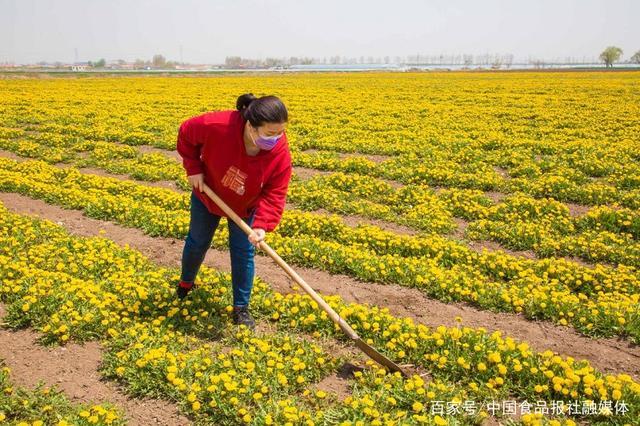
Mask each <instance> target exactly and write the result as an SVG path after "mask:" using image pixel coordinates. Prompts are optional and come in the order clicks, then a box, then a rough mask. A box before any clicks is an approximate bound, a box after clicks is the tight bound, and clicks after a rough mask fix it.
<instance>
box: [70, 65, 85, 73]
mask: <svg viewBox="0 0 640 426" xmlns="http://www.w3.org/2000/svg"><path fill="white" fill-rule="evenodd" d="M86 70H87V66H86V65H77V64H75V65H71V71H76V72H83V71H86Z"/></svg>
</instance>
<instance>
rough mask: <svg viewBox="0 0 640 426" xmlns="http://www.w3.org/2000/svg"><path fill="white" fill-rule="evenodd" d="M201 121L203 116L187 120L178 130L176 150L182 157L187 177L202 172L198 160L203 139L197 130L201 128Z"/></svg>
mask: <svg viewBox="0 0 640 426" xmlns="http://www.w3.org/2000/svg"><path fill="white" fill-rule="evenodd" d="M203 119H204V116H203V115H199V116H196V117H192V118H189V119H188V120H185V121H184V122H183V123H182V124H181V125H180V130H178V141H177V144H176V150H177V151H178V153H179V154H180V156H181V157H182V165H183V166H184V168H185V170H186V171H187V176H192V175H197V174H201V173H203V172H204V164H203V163H202V160H201V159H200V152H201V151H202V144H203V143H204V139H203V138H202V132H201V131H200V130H199V129H201V128H202V127H203V122H204V120H203Z"/></svg>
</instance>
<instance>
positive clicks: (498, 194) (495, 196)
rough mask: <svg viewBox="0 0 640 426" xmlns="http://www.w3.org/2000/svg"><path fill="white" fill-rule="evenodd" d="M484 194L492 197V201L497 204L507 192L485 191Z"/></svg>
mask: <svg viewBox="0 0 640 426" xmlns="http://www.w3.org/2000/svg"><path fill="white" fill-rule="evenodd" d="M484 195H485V196H487V197H488V198H490V199H491V201H493V202H494V203H496V204H497V203H500V202H501V201H502V200H504V198H505V197H506V196H507V194H505V193H503V192H497V191H485V192H484Z"/></svg>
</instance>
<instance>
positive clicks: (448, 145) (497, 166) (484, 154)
mask: <svg viewBox="0 0 640 426" xmlns="http://www.w3.org/2000/svg"><path fill="white" fill-rule="evenodd" d="M638 77H639V76H638V74H637V73H633V72H616V73H602V72H600V73H596V72H588V73H560V72H557V73H556V72H554V73H520V72H518V73H451V74H442V73H434V74H428V73H426V74H425V73H418V74H413V73H406V74H398V73H364V74H335V75H334V74H318V75H314V74H300V75H287V74H284V75H278V76H220V77H215V78H202V77H201V78H196V77H189V78H166V77H147V78H140V77H91V78H67V77H54V78H43V79H37V78H25V79H13V78H9V79H2V80H0V94H1V97H0V150H1V151H0V191H1V192H5V193H14V194H22V195H24V196H27V197H29V198H31V199H34V200H42V201H44V202H46V203H48V204H50V205H54V206H59V207H62V208H65V209H72V210H78V211H81V212H83V214H84V215H86V216H87V217H91V218H94V219H98V220H103V221H110V222H114V223H117V224H119V225H121V226H124V227H130V228H137V229H140V230H142V231H143V232H144V233H145V234H147V235H149V236H151V237H173V238H179V239H183V238H184V237H185V236H186V233H187V230H188V220H189V213H188V212H189V192H188V190H189V187H188V184H187V181H186V178H185V173H184V169H183V168H182V166H181V163H180V162H179V159H178V158H176V155H175V152H173V153H172V152H171V151H174V150H175V142H176V133H177V128H178V126H179V124H180V123H181V121H183V120H184V119H186V118H188V117H190V116H193V115H196V114H199V113H201V112H204V111H208V110H215V109H230V108H232V107H233V105H234V102H235V99H236V97H237V96H238V95H239V94H242V93H245V92H253V93H254V94H256V95H262V94H276V95H278V96H279V97H281V98H282V100H283V101H284V102H285V104H286V105H287V107H288V108H289V112H290V117H291V121H290V123H289V126H288V129H287V135H288V139H289V141H290V144H291V149H292V157H293V160H294V176H293V179H292V182H291V185H290V191H289V195H288V201H289V203H290V208H287V211H286V212H285V215H284V217H283V220H282V222H281V224H280V225H279V227H278V228H277V229H276V232H274V233H272V234H269V235H268V237H267V241H268V242H269V244H270V245H271V246H272V247H273V248H274V249H275V250H276V251H277V252H278V253H279V254H280V255H281V256H282V257H283V258H284V259H285V260H286V261H287V262H290V263H291V264H292V265H296V266H304V267H310V268H314V269H318V270H321V271H325V272H328V273H331V274H334V273H339V274H346V275H349V276H352V277H355V278H357V279H359V280H362V281H364V282H367V283H371V285H385V284H396V285H400V286H406V287H412V288H416V289H418V290H419V291H421V292H422V293H424V294H425V296H428V297H430V298H433V299H437V300H440V301H443V302H447V303H453V302H461V303H465V304H468V305H470V306H473V307H475V308H477V309H484V310H490V311H495V312H504V313H509V314H511V315H517V314H522V315H524V316H525V317H526V318H527V319H529V320H531V321H532V322H533V321H547V322H553V323H555V324H557V325H559V326H566V327H570V328H571V330H574V331H575V332H577V333H580V334H583V335H586V336H591V337H593V338H603V337H612V336H615V337H616V338H618V339H620V340H622V341H624V342H626V344H628V345H630V346H635V345H637V344H639V343H640V305H639V302H640V292H639V288H640V270H639V267H640V242H639V239H640V213H639V211H640V120H638V117H640V79H639V78H638ZM10 156H11V157H13V158H8V157H10ZM87 170H89V171H90V170H100V171H101V172H102V173H100V174H94V173H91V172H87ZM108 173H111V174H115V175H126V177H127V180H123V179H122V176H119V178H116V177H109V176H105V174H108ZM153 182H160V183H162V185H152V183H153ZM0 217H1V218H0V280H1V281H0V300H1V301H2V303H3V304H4V306H6V311H7V315H6V317H5V318H4V322H5V326H6V327H9V328H20V327H29V328H33V329H35V330H37V331H38V332H39V333H40V334H41V341H42V343H43V344H47V345H65V344H66V343H67V342H69V341H76V342H83V341H90V340H94V341H99V342H101V343H102V344H103V345H104V347H105V348H106V349H105V353H104V362H103V365H102V367H101V374H102V375H103V376H104V377H106V378H108V379H111V380H114V381H117V382H119V383H121V384H122V385H123V386H124V388H125V389H126V390H127V392H129V393H130V394H131V395H135V396H149V397H154V398H161V399H167V400H171V401H175V402H177V404H178V405H179V407H180V409H181V410H182V411H183V412H184V413H185V414H187V415H188V416H189V417H190V418H191V419H192V420H193V422H194V423H195V424H256V425H262V424H292V425H296V424H340V425H351V424H354V425H355V424H362V425H365V424H389V425H391V424H435V425H446V424H450V425H454V424H455V425H457V424H482V423H483V422H485V421H487V418H489V417H491V418H493V420H494V421H495V419H498V420H499V421H501V422H505V424H524V425H529V424H552V425H559V424H570V425H571V424H575V423H576V422H577V423H585V424H603V425H604V424H620V425H623V424H640V420H638V419H640V384H639V383H638V382H637V381H636V380H635V378H634V377H632V376H631V375H629V374H624V373H623V372H620V373H617V374H607V373H604V372H601V371H598V370H597V369H595V368H594V367H593V366H591V365H590V364H589V362H588V361H585V360H580V359H574V358H572V357H570V356H561V355H558V354H556V353H554V352H552V351H550V350H547V351H535V350H533V349H531V346H530V344H528V343H527V342H526V341H521V340H517V339H513V338H512V337H510V336H506V335H504V334H503V333H500V332H495V333H489V332H487V331H486V329H484V328H471V327H466V326H462V325H459V326H457V327H446V326H441V327H437V328H429V327H426V326H425V325H423V324H420V323H417V322H415V321H413V320H412V319H410V318H403V317H400V316H397V315H393V314H392V313H391V312H390V311H389V310H388V309H385V307H384V306H371V305H368V304H361V303H354V302H350V301H347V300H343V299H342V298H340V297H338V296H327V300H328V301H329V302H330V304H331V305H332V306H333V307H334V309H336V310H337V311H338V312H340V314H341V315H342V316H343V317H344V318H346V319H347V321H348V322H349V323H350V324H352V325H353V327H354V329H356V330H357V331H358V333H359V334H360V335H361V336H362V337H363V338H365V339H367V340H368V341H369V342H370V343H371V344H372V345H374V346H375V347H377V348H379V349H380V350H381V351H382V352H383V353H385V354H386V355H388V356H389V357H391V358H392V359H394V360H396V361H398V362H399V363H404V364H412V365H414V366H415V367H416V369H417V371H419V372H423V373H424V374H418V373H416V374H414V375H412V376H411V377H409V378H402V377H400V376H399V375H393V374H387V373H385V372H384V371H383V370H380V369H379V368H377V367H376V366H375V365H372V364H366V365H365V368H364V369H362V370H361V371H360V370H359V371H356V372H355V374H354V377H352V378H351V379H349V395H348V396H346V397H345V396H339V395H337V394H334V393H332V392H331V391H326V390H324V389H322V387H321V386H319V384H320V383H321V382H322V381H323V379H325V378H327V377H328V376H330V375H332V374H335V372H336V371H337V370H338V369H339V367H340V366H342V365H344V364H345V363H346V362H348V361H350V360H349V359H347V358H346V357H345V356H344V355H338V354H336V353H335V351H334V350H333V349H332V348H333V347H334V346H335V344H336V342H341V341H343V337H342V335H341V333H340V330H339V329H338V328H337V327H335V326H334V325H333V324H332V323H331V321H330V320H329V319H328V317H327V316H326V315H325V314H324V313H322V312H321V311H320V310H318V309H317V306H315V303H314V302H313V301H312V300H311V299H309V298H308V297H307V296H303V295H300V294H295V293H294V294H282V293H279V292H277V291H275V290H273V289H272V288H271V287H270V286H269V283H268V277H266V280H265V281H266V282H263V281H262V280H261V279H258V280H257V282H256V288H255V290H254V296H253V297H252V308H253V309H254V311H255V314H256V316H257V317H258V319H259V322H260V323H261V324H267V325H269V326H268V327H267V326H265V327H263V328H261V329H260V330H259V331H258V332H256V333H251V332H249V331H248V330H245V329H242V328H236V327H232V326H231V323H230V320H229V317H228V312H229V309H230V306H229V305H230V296H231V294H230V277H229V276H228V275H227V274H224V273H222V272H219V271H216V270H212V269H209V268H206V267H203V268H202V271H201V273H200V275H199V277H198V280H199V281H200V282H201V283H202V285H201V286H200V287H199V288H198V289H197V290H196V291H194V292H193V293H192V296H193V297H190V298H189V299H187V300H186V301H185V302H182V303H181V302H179V301H178V300H176V299H175V298H174V296H173V288H172V285H174V284H175V282H176V280H177V279H178V276H179V271H178V270H176V269H174V268H165V267H161V266H159V265H157V264H156V263H155V262H154V259H149V258H146V257H145V256H143V255H142V254H141V253H139V252H137V251H135V250H133V249H130V248H128V247H124V248H123V247H121V246H119V245H117V244H116V243H114V242H113V241H110V240H109V239H108V238H107V237H108V236H107V237H97V238H81V237H77V236H73V235H71V234H69V233H68V232H67V231H66V230H65V229H64V228H63V227H61V226H60V225H57V224H55V223H52V222H49V221H46V220H41V219H37V218H32V217H27V216H23V215H20V214H15V213H12V212H11V206H10V205H6V206H0ZM353 218H356V219H357V221H358V224H357V226H354V225H353ZM383 224H386V226H382V225H383ZM399 229H403V230H410V232H401V231H399ZM483 242H491V243H492V245H491V246H489V247H495V246H498V247H500V248H501V249H494V248H489V249H487V248H483V249H482V250H480V249H478V245H479V244H480V245H482V243H483ZM212 245H213V246H214V247H216V248H221V249H225V248H226V245H227V235H226V227H220V228H219V231H218V233H217V234H216V236H215V239H214V241H213V243H212ZM0 386H1V387H2V389H3V391H2V394H1V395H0V420H2V421H5V422H9V424H16V425H29V426H31V425H35V424H59V425H64V424H100V425H102V424H116V425H118V424H126V417H125V416H124V414H123V413H122V412H120V411H119V409H118V408H117V407H113V406H110V405H109V404H106V405H104V404H103V405H86V406H85V405H77V404H74V403H70V402H69V401H68V399H67V398H65V396H64V395H63V394H61V393H59V392H58V391H57V390H55V389H53V390H50V389H44V390H43V389H35V390H30V389H22V388H20V387H19V386H15V385H13V384H12V382H11V373H10V371H9V369H8V368H6V367H5V368H4V369H3V370H2V372H1V373H0ZM505 402H510V403H511V404H512V405H518V407H519V408H520V409H522V407H523V406H524V405H525V404H526V403H531V404H533V406H532V407H531V408H530V412H524V411H522V412H519V414H518V415H516V416H510V415H509V414H505V413H504V410H503V409H504V408H505V406H504V403H505ZM496 403H498V405H499V406H500V408H501V409H500V410H498V409H497V408H496ZM543 407H544V408H543Z"/></svg>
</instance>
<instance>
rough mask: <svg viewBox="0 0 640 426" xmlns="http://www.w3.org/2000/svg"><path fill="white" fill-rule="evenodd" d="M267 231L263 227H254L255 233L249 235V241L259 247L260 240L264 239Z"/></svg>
mask: <svg viewBox="0 0 640 426" xmlns="http://www.w3.org/2000/svg"><path fill="white" fill-rule="evenodd" d="M265 234H266V231H265V230H264V229H261V228H253V233H252V234H251V235H249V242H250V243H251V244H253V245H254V246H256V247H258V244H259V243H260V241H263V240H264V236H265Z"/></svg>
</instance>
